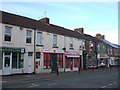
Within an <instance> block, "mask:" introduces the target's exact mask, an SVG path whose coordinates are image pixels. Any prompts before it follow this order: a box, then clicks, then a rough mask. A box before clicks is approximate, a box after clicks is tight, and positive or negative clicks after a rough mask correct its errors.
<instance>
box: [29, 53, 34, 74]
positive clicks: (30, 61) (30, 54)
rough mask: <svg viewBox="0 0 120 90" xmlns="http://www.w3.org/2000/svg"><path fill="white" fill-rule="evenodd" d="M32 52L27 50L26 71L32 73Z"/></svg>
mask: <svg viewBox="0 0 120 90" xmlns="http://www.w3.org/2000/svg"><path fill="white" fill-rule="evenodd" d="M32 54H33V53H32V52H28V73H32Z"/></svg>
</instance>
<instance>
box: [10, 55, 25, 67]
mask: <svg viewBox="0 0 120 90" xmlns="http://www.w3.org/2000/svg"><path fill="white" fill-rule="evenodd" d="M23 63H24V54H20V53H12V68H13V69H18V68H23V67H24V66H23Z"/></svg>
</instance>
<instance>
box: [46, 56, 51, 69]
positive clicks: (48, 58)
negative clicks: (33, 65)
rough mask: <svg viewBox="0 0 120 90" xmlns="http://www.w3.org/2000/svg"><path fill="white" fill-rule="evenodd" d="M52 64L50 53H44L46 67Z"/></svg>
mask: <svg viewBox="0 0 120 90" xmlns="http://www.w3.org/2000/svg"><path fill="white" fill-rule="evenodd" d="M50 66H51V62H50V54H44V69H49V68H50Z"/></svg>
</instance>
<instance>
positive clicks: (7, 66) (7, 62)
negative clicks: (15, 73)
mask: <svg viewBox="0 0 120 90" xmlns="http://www.w3.org/2000/svg"><path fill="white" fill-rule="evenodd" d="M11 56H12V55H11V53H4V57H3V59H4V62H3V63H4V64H3V65H4V67H3V75H10V74H11V59H12V57H11Z"/></svg>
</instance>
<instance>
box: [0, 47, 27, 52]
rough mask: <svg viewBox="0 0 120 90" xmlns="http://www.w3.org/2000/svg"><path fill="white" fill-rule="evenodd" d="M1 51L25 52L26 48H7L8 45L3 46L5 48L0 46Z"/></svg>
mask: <svg viewBox="0 0 120 90" xmlns="http://www.w3.org/2000/svg"><path fill="white" fill-rule="evenodd" d="M0 51H2V52H20V53H24V52H25V49H24V48H7V47H3V48H0Z"/></svg>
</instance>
